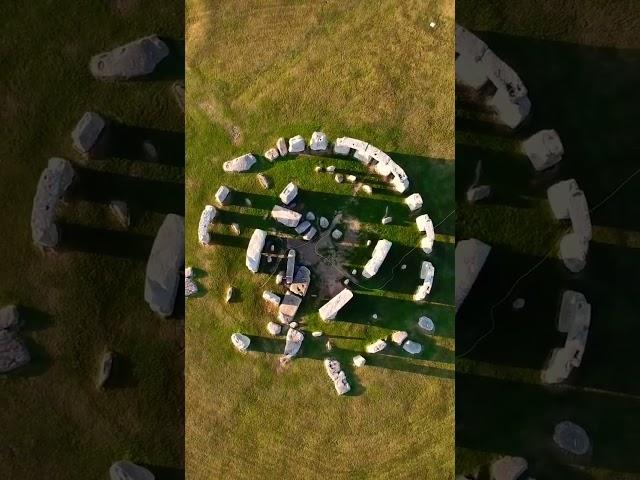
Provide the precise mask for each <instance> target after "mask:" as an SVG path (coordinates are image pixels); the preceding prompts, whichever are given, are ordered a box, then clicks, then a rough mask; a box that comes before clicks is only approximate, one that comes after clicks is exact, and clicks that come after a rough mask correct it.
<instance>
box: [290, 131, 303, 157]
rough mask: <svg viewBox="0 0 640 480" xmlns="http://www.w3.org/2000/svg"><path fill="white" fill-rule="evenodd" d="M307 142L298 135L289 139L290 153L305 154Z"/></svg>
mask: <svg viewBox="0 0 640 480" xmlns="http://www.w3.org/2000/svg"><path fill="white" fill-rule="evenodd" d="M304 149H305V142H304V137H303V136H302V135H296V136H295V137H292V138H290V139H289V153H301V152H304Z"/></svg>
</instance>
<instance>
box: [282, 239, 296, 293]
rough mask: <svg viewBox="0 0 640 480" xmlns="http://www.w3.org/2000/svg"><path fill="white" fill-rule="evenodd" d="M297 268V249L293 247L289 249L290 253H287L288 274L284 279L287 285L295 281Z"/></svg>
mask: <svg viewBox="0 0 640 480" xmlns="http://www.w3.org/2000/svg"><path fill="white" fill-rule="evenodd" d="M295 269H296V251H295V250H294V249H293V248H292V249H291V250H289V253H287V274H286V275H285V277H284V280H285V282H286V283H287V285H290V284H291V283H293V275H294V273H295Z"/></svg>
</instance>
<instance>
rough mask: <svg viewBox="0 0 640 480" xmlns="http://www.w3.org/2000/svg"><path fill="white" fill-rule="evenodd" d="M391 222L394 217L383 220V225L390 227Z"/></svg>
mask: <svg viewBox="0 0 640 480" xmlns="http://www.w3.org/2000/svg"><path fill="white" fill-rule="evenodd" d="M391 222H393V217H384V218H383V219H382V225H389V224H390V223H391Z"/></svg>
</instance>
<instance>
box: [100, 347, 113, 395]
mask: <svg viewBox="0 0 640 480" xmlns="http://www.w3.org/2000/svg"><path fill="white" fill-rule="evenodd" d="M112 367H113V353H112V352H109V351H107V352H104V353H103V354H102V357H101V358H100V368H99V369H98V379H97V382H96V383H97V385H98V388H101V387H103V386H104V384H105V383H107V380H109V377H110V376H111V369H112Z"/></svg>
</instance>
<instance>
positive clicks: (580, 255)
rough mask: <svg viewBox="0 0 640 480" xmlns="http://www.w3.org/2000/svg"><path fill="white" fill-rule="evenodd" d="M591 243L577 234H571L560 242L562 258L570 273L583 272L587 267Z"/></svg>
mask: <svg viewBox="0 0 640 480" xmlns="http://www.w3.org/2000/svg"><path fill="white" fill-rule="evenodd" d="M588 251H589V242H588V241H587V240H585V239H584V238H583V237H581V236H580V235H578V234H576V233H569V234H567V235H565V236H564V237H562V239H561V240H560V258H562V261H563V263H564V265H565V267H567V268H568V269H569V270H570V271H572V272H574V273H578V272H581V271H582V270H583V269H584V267H585V266H586V265H587V252H588Z"/></svg>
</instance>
